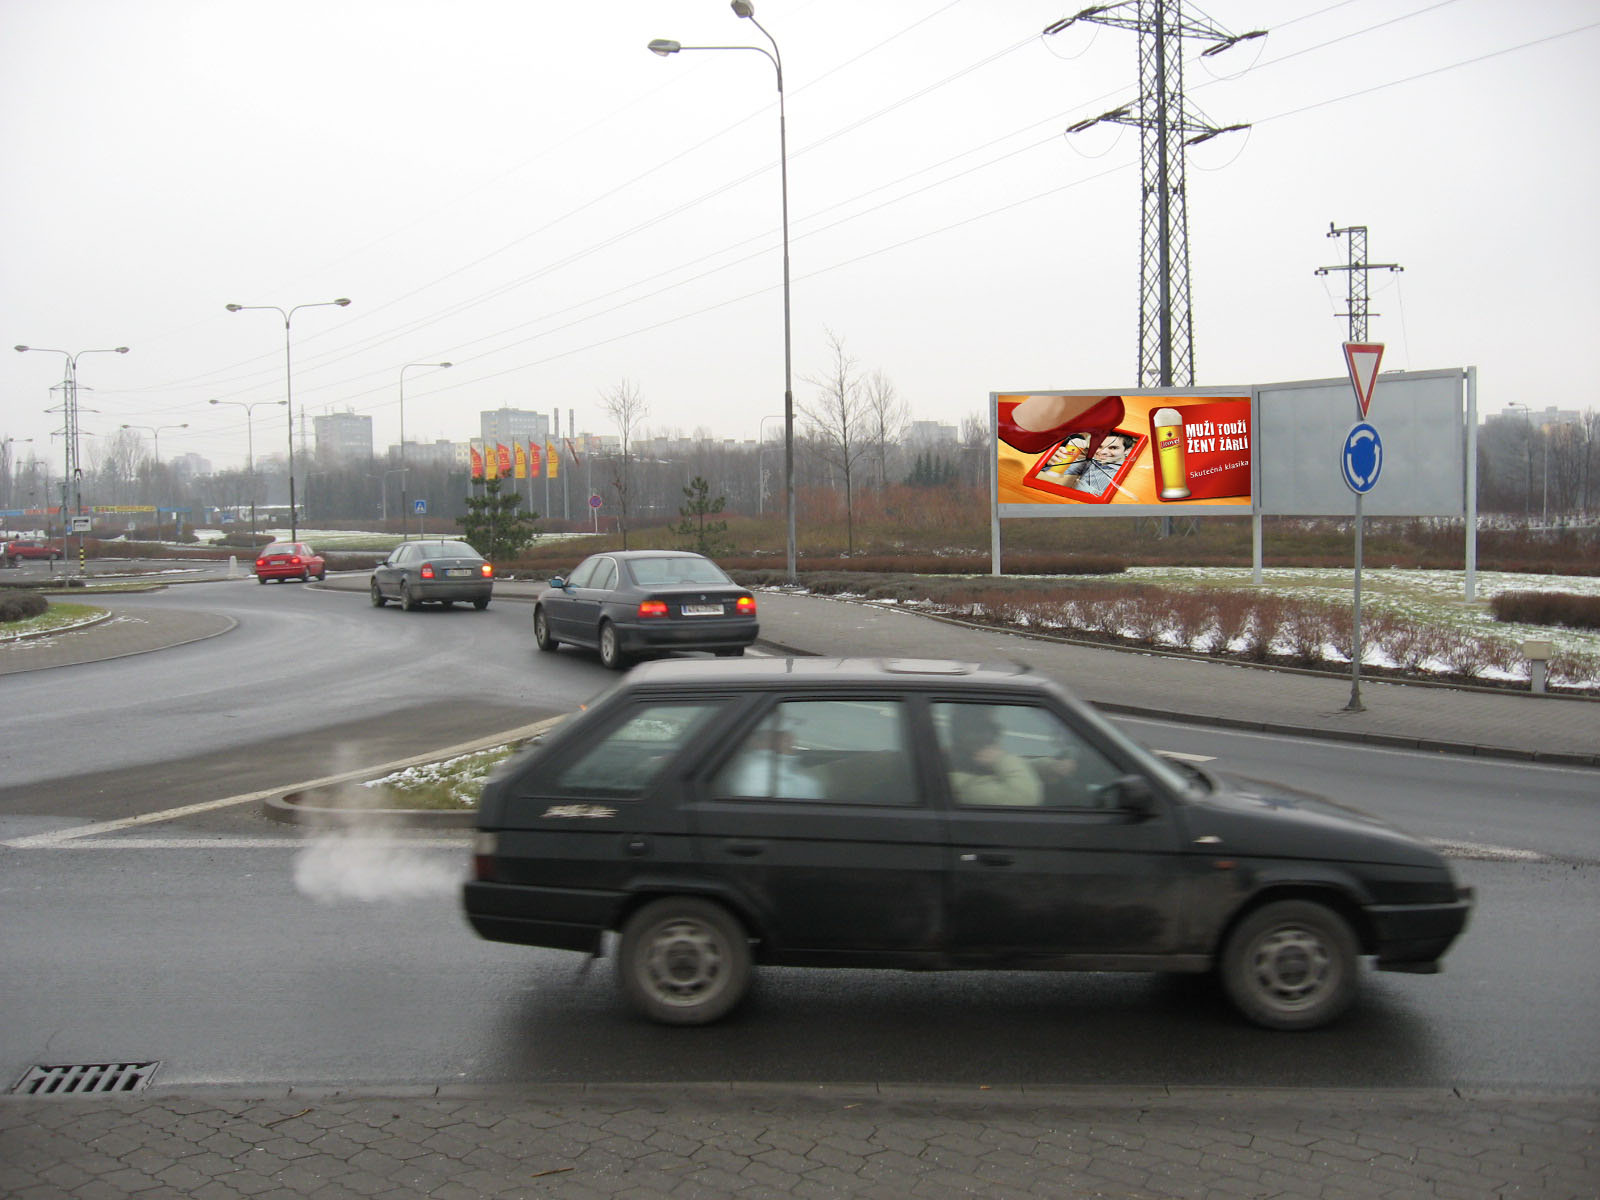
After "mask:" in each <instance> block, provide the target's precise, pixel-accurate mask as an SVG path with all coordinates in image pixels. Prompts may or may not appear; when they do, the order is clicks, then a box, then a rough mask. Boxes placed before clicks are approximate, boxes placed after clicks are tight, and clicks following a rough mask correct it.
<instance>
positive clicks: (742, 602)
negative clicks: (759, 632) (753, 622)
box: [736, 596, 756, 617]
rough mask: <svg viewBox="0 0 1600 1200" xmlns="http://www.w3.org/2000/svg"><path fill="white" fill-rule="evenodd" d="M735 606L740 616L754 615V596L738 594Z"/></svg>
mask: <svg viewBox="0 0 1600 1200" xmlns="http://www.w3.org/2000/svg"><path fill="white" fill-rule="evenodd" d="M736 607H737V608H738V612H739V615H740V616H741V617H753V616H755V615H756V598H755V597H754V596H740V597H739V603H738V605H737V606H736Z"/></svg>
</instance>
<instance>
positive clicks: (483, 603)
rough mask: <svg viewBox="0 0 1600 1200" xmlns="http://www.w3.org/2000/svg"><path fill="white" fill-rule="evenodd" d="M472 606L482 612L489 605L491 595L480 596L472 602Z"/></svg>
mask: <svg viewBox="0 0 1600 1200" xmlns="http://www.w3.org/2000/svg"><path fill="white" fill-rule="evenodd" d="M472 607H473V608H475V609H477V610H478V611H479V612H482V611H483V610H484V609H486V608H488V607H489V597H487V596H479V597H478V598H477V599H476V600H474V601H473V602H472Z"/></svg>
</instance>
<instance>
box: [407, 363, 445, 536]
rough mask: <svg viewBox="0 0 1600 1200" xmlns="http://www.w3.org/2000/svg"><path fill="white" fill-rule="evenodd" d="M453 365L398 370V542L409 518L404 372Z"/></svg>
mask: <svg viewBox="0 0 1600 1200" xmlns="http://www.w3.org/2000/svg"><path fill="white" fill-rule="evenodd" d="M454 365H455V364H454V363H447V362H438V363H407V364H406V365H405V366H403V367H401V368H400V540H401V541H405V540H406V539H407V538H408V537H410V532H409V524H410V518H409V517H408V516H407V515H406V513H407V509H406V482H407V480H408V478H409V477H408V476H407V475H406V372H407V371H409V370H411V368H412V367H440V368H442V367H450V366H454Z"/></svg>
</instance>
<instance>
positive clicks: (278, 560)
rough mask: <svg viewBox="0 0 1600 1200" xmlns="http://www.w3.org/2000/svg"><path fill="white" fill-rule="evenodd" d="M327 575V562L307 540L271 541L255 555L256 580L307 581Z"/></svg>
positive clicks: (261, 581) (260, 581)
mask: <svg viewBox="0 0 1600 1200" xmlns="http://www.w3.org/2000/svg"><path fill="white" fill-rule="evenodd" d="M327 577H328V563H327V560H325V559H324V558H323V557H322V555H320V554H318V553H317V552H316V551H315V550H313V549H312V548H311V544H310V543H309V542H273V543H272V544H271V545H270V546H266V547H263V548H262V551H261V553H260V554H258V555H256V582H257V583H265V582H266V581H267V580H269V579H276V580H278V582H280V583H283V582H286V581H288V580H290V579H298V580H299V581H300V582H301V583H307V582H309V581H310V580H313V579H326V578H327Z"/></svg>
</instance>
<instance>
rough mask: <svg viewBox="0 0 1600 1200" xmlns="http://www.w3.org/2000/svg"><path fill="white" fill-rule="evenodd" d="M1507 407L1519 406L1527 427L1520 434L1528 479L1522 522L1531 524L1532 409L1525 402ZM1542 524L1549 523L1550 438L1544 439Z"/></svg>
mask: <svg viewBox="0 0 1600 1200" xmlns="http://www.w3.org/2000/svg"><path fill="white" fill-rule="evenodd" d="M1506 408H1507V409H1512V408H1520V409H1521V410H1522V419H1523V421H1524V422H1525V423H1526V425H1527V429H1526V430H1525V431H1524V432H1523V435H1522V457H1523V461H1524V462H1525V463H1526V464H1527V475H1528V480H1527V482H1526V483H1525V484H1524V485H1523V488H1522V522H1523V524H1524V525H1532V524H1533V409H1531V408H1529V407H1528V406H1527V405H1526V404H1508V405H1506ZM1542 523H1543V524H1545V525H1548V524H1549V523H1550V439H1549V437H1548V436H1546V437H1545V439H1544V517H1543V521H1542Z"/></svg>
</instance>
